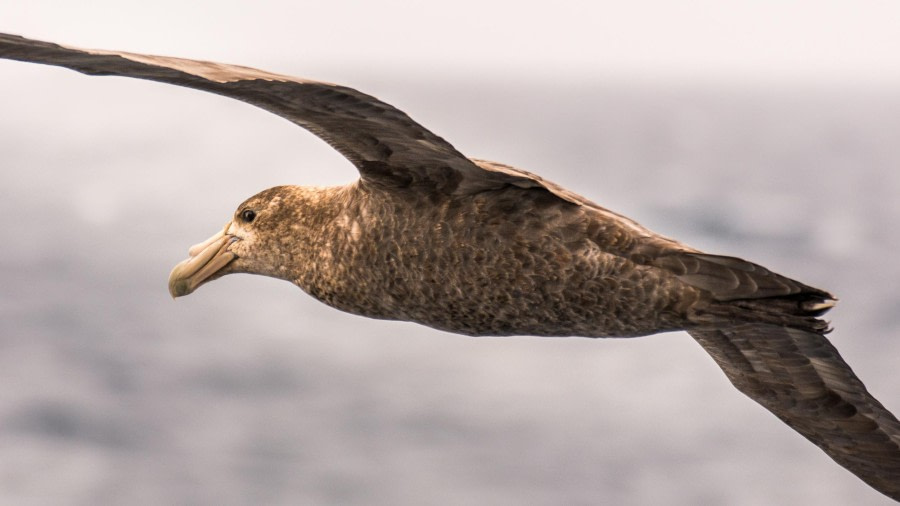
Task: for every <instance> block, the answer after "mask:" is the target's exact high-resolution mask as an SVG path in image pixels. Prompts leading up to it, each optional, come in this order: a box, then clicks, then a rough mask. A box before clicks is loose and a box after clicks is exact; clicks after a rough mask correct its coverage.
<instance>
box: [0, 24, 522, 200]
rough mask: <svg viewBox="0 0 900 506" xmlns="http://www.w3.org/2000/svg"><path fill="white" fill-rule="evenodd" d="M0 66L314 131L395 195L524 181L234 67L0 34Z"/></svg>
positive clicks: (285, 80)
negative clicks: (186, 95) (95, 79)
mask: <svg viewBox="0 0 900 506" xmlns="http://www.w3.org/2000/svg"><path fill="white" fill-rule="evenodd" d="M0 58H6V59H11V60H19V61H25V62H34V63H43V64H48V65H57V66H61V67H66V68H70V69H73V70H77V71H78V72H82V73H85V74H88V75H101V76H105V75H113V76H125V77H133V78H138V79H148V80H151V81H159V82H162V83H168V84H174V85H178V86H184V87H187V88H194V89H198V90H203V91H208V92H211V93H216V94H219V95H224V96H226V97H230V98H234V99H237V100H241V101H244V102H247V103H250V104H253V105H255V106H257V107H261V108H263V109H265V110H267V111H269V112H271V113H274V114H277V115H278V116H281V117H283V118H286V119H288V120H290V121H291V122H293V123H295V124H297V125H299V126H301V127H303V128H305V129H307V130H309V131H311V132H312V133H314V134H315V135H317V136H319V137H321V138H322V139H323V140H325V141H326V142H328V143H329V144H330V145H331V146H333V147H334V148H335V149H336V150H338V151H339V152H340V153H341V154H343V155H344V156H345V157H346V158H347V159H348V160H350V161H351V162H352V163H353V165H355V166H356V168H357V169H359V171H360V174H361V175H362V177H363V179H364V180H368V181H371V182H373V183H380V184H386V185H390V186H397V187H408V188H413V189H421V190H422V191H438V192H441V193H454V192H459V191H466V192H475V191H480V190H483V189H490V188H493V187H500V186H503V185H506V184H514V183H515V182H516V181H520V182H521V183H522V184H524V185H526V186H527V185H533V181H531V180H529V179H528V178H527V177H525V176H517V175H514V174H505V173H501V172H495V171H490V170H485V169H482V168H480V167H478V166H477V165H475V164H474V163H473V162H472V161H470V160H468V159H467V158H466V157H465V156H463V155H462V154H460V153H459V152H458V151H457V150H456V149H454V148H453V146H451V145H450V144H449V143H448V142H447V141H445V140H443V139H442V138H440V137H438V136H437V135H435V134H433V133H431V132H430V131H428V130H427V129H425V128H424V127H422V126H421V125H419V124H418V123H416V122H415V121H413V120H412V119H411V118H410V117H409V116H407V115H406V114H405V113H404V112H402V111H400V110H398V109H396V108H394V107H392V106H390V105H388V104H386V103H384V102H382V101H380V100H378V99H376V98H374V97H372V96H369V95H366V94H364V93H360V92H359V91H356V90H354V89H352V88H348V87H345V86H339V85H335V84H329V83H324V82H319V81H312V80H308V79H300V78H295V77H289V76H285V75H279V74H274V73H271V72H265V71H262V70H256V69H252V68H248V67H241V66H237V65H226V64H221V63H213V62H206V61H198V60H187V59H182V58H171V57H164V56H150V55H143V54H135V53H126V52H117V51H100V50H87V49H77V48H71V47H66V46H60V45H57V44H52V43H49V42H42V41H37V40H31V39H26V38H24V37H20V36H17V35H8V34H0Z"/></svg>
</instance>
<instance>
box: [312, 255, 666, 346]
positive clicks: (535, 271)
mask: <svg viewBox="0 0 900 506" xmlns="http://www.w3.org/2000/svg"><path fill="white" fill-rule="evenodd" d="M463 258H465V260H464V261H463ZM399 260H400V259H398V258H395V259H393V260H392V259H388V260H387V261H386V262H385V263H384V264H382V265H379V266H377V268H375V266H368V267H367V268H365V269H359V270H358V271H357V272H356V273H354V274H353V275H352V276H351V277H352V278H353V279H352V280H348V282H344V283H340V286H339V287H335V288H336V290H334V291H333V292H331V293H324V292H323V293H318V294H314V295H315V296H317V297H318V298H320V299H321V300H322V301H323V302H325V303H327V304H330V305H332V306H334V307H336V308H338V309H341V310H344V311H348V312H351V313H355V314H360V315H363V316H368V317H372V318H379V319H392V320H405V321H413V322H416V323H420V324H423V325H427V326H429V327H433V328H437V329H441V330H446V331H450V332H455V333H460V334H466V335H496V336H502V335H538V336H586V337H607V336H621V337H625V336H636V335H646V334H651V333H655V332H660V331H665V330H674V329H677V328H679V327H680V326H681V325H680V323H681V315H678V314H676V312H675V311H673V310H671V306H672V296H671V294H668V293H665V284H664V283H663V284H660V283H659V280H658V279H655V278H653V279H650V278H651V277H652V274H653V273H652V272H650V271H649V270H647V269H644V268H641V267H640V266H635V265H634V264H632V263H630V262H628V261H626V260H622V259H620V258H618V257H610V258H605V259H604V261H602V262H598V261H597V259H589V258H583V257H580V256H575V257H572V258H569V259H568V260H567V261H559V260H558V259H557V260H547V259H546V258H545V259H544V260H535V259H534V258H531V259H529V260H526V259H523V258H518V259H517V258H515V256H500V255H494V256H491V255H487V254H473V255H472V256H467V257H459V258H457V257H455V256H452V255H451V256H449V257H448V256H447V255H444V256H443V258H424V259H419V260H421V261H419V260H417V259H415V258H413V259H410V258H406V259H404V260H405V261H404V262H402V263H401V262H399ZM551 264H552V265H551Z"/></svg>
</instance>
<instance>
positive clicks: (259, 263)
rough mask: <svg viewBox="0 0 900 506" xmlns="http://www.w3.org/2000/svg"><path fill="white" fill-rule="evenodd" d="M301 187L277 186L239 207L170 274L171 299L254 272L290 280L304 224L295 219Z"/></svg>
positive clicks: (189, 252) (193, 247)
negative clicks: (209, 283) (214, 283)
mask: <svg viewBox="0 0 900 506" xmlns="http://www.w3.org/2000/svg"><path fill="white" fill-rule="evenodd" d="M298 190H302V189H301V188H298V187H289V186H277V187H275V188H270V189H268V190H265V191H262V192H260V193H258V194H256V195H254V196H253V197H250V198H249V199H247V200H246V201H244V202H243V203H242V204H241V205H239V206H238V208H237V210H235V212H234V216H233V217H232V219H231V221H229V222H228V223H226V224H225V227H224V228H223V229H222V230H220V231H219V232H218V233H216V234H215V235H213V236H212V237H210V238H209V239H207V240H205V241H203V242H201V243H199V244H196V245H194V246H192V247H191V248H190V249H189V250H188V254H189V257H188V258H187V259H186V260H184V261H182V262H181V263H179V264H178V265H176V266H175V268H174V269H172V273H171V274H170V275H169V293H170V294H172V297H173V298H174V297H181V296H183V295H188V294H190V293H192V292H193V291H194V290H196V289H197V288H198V287H200V285H203V284H204V283H206V282H208V281H212V280H214V279H217V278H220V277H222V276H224V275H226V274H234V273H241V272H243V273H250V274H261V275H264V276H272V277H276V278H282V279H288V278H289V276H288V272H289V270H290V266H291V265H292V264H293V257H294V256H296V254H297V251H295V248H293V247H292V246H293V244H294V243H295V241H294V240H293V239H294V238H298V236H301V237H299V238H301V239H302V235H303V230H302V229H304V228H306V227H305V226H304V225H303V220H298V219H297V216H296V215H297V212H298V207H301V206H300V205H299V204H301V202H299V200H304V199H302V195H303V194H304V193H305V192H302V191H298Z"/></svg>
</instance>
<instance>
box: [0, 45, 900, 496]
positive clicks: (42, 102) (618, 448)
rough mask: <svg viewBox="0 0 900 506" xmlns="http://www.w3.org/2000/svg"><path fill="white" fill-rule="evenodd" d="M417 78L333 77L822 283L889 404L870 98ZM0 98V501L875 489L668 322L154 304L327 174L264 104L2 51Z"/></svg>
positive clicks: (898, 206) (254, 281)
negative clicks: (573, 329)
mask: <svg viewBox="0 0 900 506" xmlns="http://www.w3.org/2000/svg"><path fill="white" fill-rule="evenodd" d="M300 72H302V70H298V71H297V73H300ZM439 77H440V76H432V77H429V78H424V77H423V78H416V77H405V78H404V77H401V78H399V79H396V80H394V79H393V78H390V76H384V75H378V74H377V73H365V72H360V73H359V74H358V75H347V76H343V82H344V84H348V85H351V86H355V87H358V88H360V89H362V90H364V91H366V92H369V93H373V94H375V95H376V96H379V97H381V98H382V99H384V100H387V101H389V102H391V103H393V104H394V105H396V106H398V107H400V108H402V109H403V110H405V111H407V112H408V113H409V114H410V115H411V116H412V117H413V118H414V119H416V120H418V121H420V122H421V123H423V124H424V125H426V126H428V127H429V128H431V129H432V130H433V131H435V132H436V133H438V134H439V135H441V136H443V137H444V138H446V139H447V140H449V141H450V142H451V143H453V144H454V145H455V146H456V147H457V148H458V149H460V150H461V151H462V152H464V153H466V154H468V155H470V156H475V157H479V158H488V159H494V160H498V161H502V162H505V163H510V164H513V165H516V166H519V167H521V168H524V169H527V170H530V171H532V172H536V173H539V174H541V175H542V176H544V177H546V178H547V179H550V180H553V181H556V182H558V183H560V184H562V185H564V186H566V187H569V188H571V189H573V190H576V191H578V192H580V193H582V194H583V195H585V196H586V197H588V198H590V199H592V200H594V201H596V202H598V203H600V204H601V205H603V206H606V207H609V208H610V209H613V210H615V211H617V212H620V213H623V214H626V215H628V216H631V217H632V218H634V219H636V220H638V221H639V222H641V223H642V224H644V225H645V226H647V227H649V228H651V229H653V230H655V231H657V232H660V233H663V234H665V235H668V236H671V237H675V238H678V239H679V240H682V241H684V242H687V243H689V244H691V245H692V246H694V247H698V248H701V249H704V250H707V251H710V252H714V253H721V254H729V255H737V256H741V257H744V258H747V259H750V260H753V261H755V262H758V263H760V264H762V265H765V266H767V267H768V268H770V269H772V270H775V271H778V272H780V273H783V274H785V275H788V276H791V277H794V278H797V279H800V280H802V281H804V282H806V283H808V284H812V285H814V286H818V287H821V288H824V289H827V290H829V291H832V292H833V293H835V294H836V295H837V296H838V297H839V298H840V303H839V305H838V307H837V308H836V309H835V310H833V311H832V313H831V314H830V318H831V320H832V323H833V325H834V327H835V331H834V332H833V333H832V334H831V335H830V339H832V341H833V342H834V343H835V344H836V345H837V347H838V349H839V350H841V352H842V353H843V355H844V357H845V358H846V359H847V361H848V362H849V363H850V364H851V365H852V366H853V367H854V369H855V371H856V372H857V374H858V375H859V376H860V377H861V378H862V379H863V381H864V382H865V383H866V385H867V386H868V387H869V389H870V390H871V391H872V392H873V393H874V394H875V395H876V397H878V398H879V399H880V400H881V401H882V402H883V403H884V404H885V405H886V406H888V407H889V408H891V409H893V411H894V412H895V413H900V374H898V372H897V371H898V365H900V338H898V335H900V262H898V260H897V252H898V251H900V94H898V93H897V92H896V91H890V90H879V89H852V88H837V87H833V88H822V89H819V88H814V87H813V88H810V87H802V86H797V87H794V88H785V87H774V88H773V87H739V86H730V87H724V86H723V87H719V86H712V85H708V86H688V85H682V86H675V85H671V84H670V83H660V84H659V85H654V84H653V83H643V84H641V85H633V86H630V85H628V84H627V83H607V82H578V83H573V82H561V83H554V82H553V81H552V80H547V79H544V80H535V81H531V80H528V79H509V80H489V81H485V82H481V81H479V80H478V79H477V76H467V77H466V79H465V80H463V79H458V78H457V79H442V78H439ZM0 111H2V113H0V223H2V225H0V233H2V239H0V455H2V458H0V503H2V504H16V505H45V504H46V505H57V504H71V505H96V504H185V505H187V504H192V505H194V504H209V505H244V504H267V505H282V504H283V505H296V504H342V505H373V506H374V505H385V506H387V505H398V504H440V505H499V504H518V505H547V506H555V505H561V504H566V505H581V504H583V505H588V504H622V505H628V504H669V505H693V504H730V505H758V504H818V505H845V504H891V503H890V501H889V500H888V499H886V498H884V497H883V496H881V495H880V494H878V493H877V492H874V491H873V490H871V489H870V488H869V487H868V486H866V485H865V484H864V483H862V482H861V481H859V480H858V479H857V478H856V477H854V476H853V475H851V474H850V473H849V472H847V471H845V470H844V469H843V468H841V467H839V466H838V465H837V464H835V463H834V462H832V461H831V460H830V459H829V458H828V457H827V456H826V455H825V454H824V453H822V452H821V451H819V450H818V449H817V448H816V447H815V446H813V445H812V444H810V443H809V442H807V441H806V440H805V439H803V438H802V437H801V436H799V435H798V434H796V433H794V432H793V431H792V430H790V429H789V428H788V427H787V426H785V425H784V424H782V423H781V422H780V421H778V420H777V419H776V418H775V417H774V416H772V415H771V414H769V413H768V412H767V411H765V410H764V409H762V408H761V407H759V406H758V405H756V404H755V403H753V402H752V401H750V400H749V399H747V398H746V397H744V396H743V395H742V394H740V393H739V392H738V391H737V390H735V389H734V388H733V387H732V386H731V385H730V384H729V382H728V381H727V379H726V378H725V377H724V375H723V374H722V373H721V371H720V370H719V369H718V368H717V366H716V365H715V364H714V363H713V361H712V359H711V358H710V357H709V356H708V355H707V354H706V353H705V352H704V351H703V350H702V349H701V348H700V347H699V346H698V345H697V344H696V343H695V342H694V341H693V340H692V339H691V338H690V337H689V336H688V335H686V334H683V333H670V334H661V335H656V336H650V337H644V338H637V339H606V340H591V339H582V338H559V339H555V338H533V337H514V338H469V337H462V336H457V335H452V334H448V333H443V332H439V331H435V330H431V329H428V328H426V327H422V326H419V325H415V324H410V323H402V322H390V321H376V320H369V319H364V318H360V317H356V316H352V315H348V314H345V313H341V312H339V311H337V310H334V309H331V308H329V307H326V306H325V305H323V304H320V303H318V302H316V301H315V300H313V299H312V298H310V297H309V296H307V295H306V294H304V293H303V292H301V291H300V290H299V289H297V288H295V287H293V286H292V285H290V284H288V283H285V282H283V281H277V280H273V279H268V278H262V277H256V276H247V275H238V276H228V277H226V278H223V279H221V280H219V281H216V282H214V283H212V284H209V285H206V286H204V287H203V288H201V289H199V290H198V291H197V292H196V293H194V294H192V295H191V296H189V297H186V298H183V299H179V300H177V301H173V300H172V299H171V298H170V297H169V295H168V293H167V290H166V279H167V276H168V273H169V270H170V269H171V268H172V266H174V265H175V264H176V263H177V262H178V261H180V260H182V259H183V258H184V257H185V256H186V254H187V248H188V247H189V246H190V245H192V244H194V243H197V242H200V241H202V240H203V239H205V238H207V237H208V236H210V235H212V234H213V233H214V232H216V231H217V230H219V229H220V228H221V226H222V225H223V224H224V223H225V222H226V221H227V220H229V219H230V216H231V213H232V212H233V210H234V208H235V207H236V206H237V205H238V204H239V203H240V202H241V201H243V200H244V199H245V198H247V197H249V196H250V195H252V194H254V193H256V192H257V191H259V190H262V189H264V188H267V187H270V186H274V185H277V184H315V185H324V184H343V183H345V182H348V181H351V180H352V179H353V178H355V177H356V173H355V171H354V169H353V167H352V166H351V165H350V164H349V163H347V162H346V161H344V160H343V159H342V158H341V157H340V156H339V155H338V154H337V153H335V152H333V151H332V150H331V149H330V148H329V147H328V146H327V145H326V144H325V143H323V142H321V141H319V140H317V139H315V138H314V137H313V136H312V135H311V134H308V133H306V132H304V131H302V130H301V129H299V128H296V127H294V126H293V125H291V124H289V123H288V122H286V121H284V120H281V119H279V118H277V117H274V116H271V115H269V114H267V113H264V112H262V111H259V110H256V109H254V108H252V107H249V106H246V105H244V104H241V103H238V102H234V101H230V100H227V99H224V98H221V97H215V96H210V95H206V94H203V93H199V92H194V91H190V90H180V89H176V88H174V87H167V86H161V85H158V84H153V83H143V82H136V81H129V80H125V79H112V78H104V79H98V78H87V77H84V76H81V75H79V74H76V73H73V72H68V71H64V70H53V69H47V68H37V67H36V66H29V65H23V64H15V63H9V62H2V64H0Z"/></svg>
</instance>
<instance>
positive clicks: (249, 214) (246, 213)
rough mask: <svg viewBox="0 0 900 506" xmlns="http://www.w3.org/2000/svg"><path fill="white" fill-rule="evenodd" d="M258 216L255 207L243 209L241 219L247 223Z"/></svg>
mask: <svg viewBox="0 0 900 506" xmlns="http://www.w3.org/2000/svg"><path fill="white" fill-rule="evenodd" d="M255 218H256V212H255V211H254V210H253V209H244V210H243V211H241V219H242V220H244V222H246V223H252V222H253V220H254V219H255Z"/></svg>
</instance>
